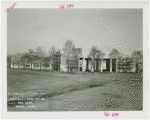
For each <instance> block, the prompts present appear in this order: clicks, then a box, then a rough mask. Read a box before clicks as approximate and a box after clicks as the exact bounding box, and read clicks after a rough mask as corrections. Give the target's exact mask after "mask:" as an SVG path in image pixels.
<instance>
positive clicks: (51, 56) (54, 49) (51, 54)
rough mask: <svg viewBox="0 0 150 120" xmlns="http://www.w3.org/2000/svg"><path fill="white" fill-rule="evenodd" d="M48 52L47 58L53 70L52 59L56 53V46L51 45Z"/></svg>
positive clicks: (53, 61)
mask: <svg viewBox="0 0 150 120" xmlns="http://www.w3.org/2000/svg"><path fill="white" fill-rule="evenodd" d="M48 53H49V60H50V66H51V69H52V70H54V63H55V60H54V57H55V56H54V55H55V53H56V48H55V46H51V47H50V48H49V50H48Z"/></svg>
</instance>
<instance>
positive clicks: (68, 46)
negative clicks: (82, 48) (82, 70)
mask: <svg viewBox="0 0 150 120" xmlns="http://www.w3.org/2000/svg"><path fill="white" fill-rule="evenodd" d="M74 48H75V45H74V44H73V43H72V41H71V40H67V41H66V42H65V45H64V47H63V49H62V50H63V53H64V57H65V58H66V60H67V61H66V62H67V67H68V72H69V69H70V67H69V60H70V58H71V55H72V52H73V49H74Z"/></svg>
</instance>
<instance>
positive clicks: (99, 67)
mask: <svg viewBox="0 0 150 120" xmlns="http://www.w3.org/2000/svg"><path fill="white" fill-rule="evenodd" d="M98 62H99V66H98V69H99V71H101V59H99V60H98Z"/></svg>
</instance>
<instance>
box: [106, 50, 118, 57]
mask: <svg viewBox="0 0 150 120" xmlns="http://www.w3.org/2000/svg"><path fill="white" fill-rule="evenodd" d="M108 56H109V57H110V58H120V52H119V51H118V50H117V49H112V51H111V52H110V53H109V55H108Z"/></svg>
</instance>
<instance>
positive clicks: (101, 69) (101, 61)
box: [100, 58, 103, 72]
mask: <svg viewBox="0 0 150 120" xmlns="http://www.w3.org/2000/svg"><path fill="white" fill-rule="evenodd" d="M102 63H103V59H102V58H101V60H100V71H101V72H103V68H102Z"/></svg>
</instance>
